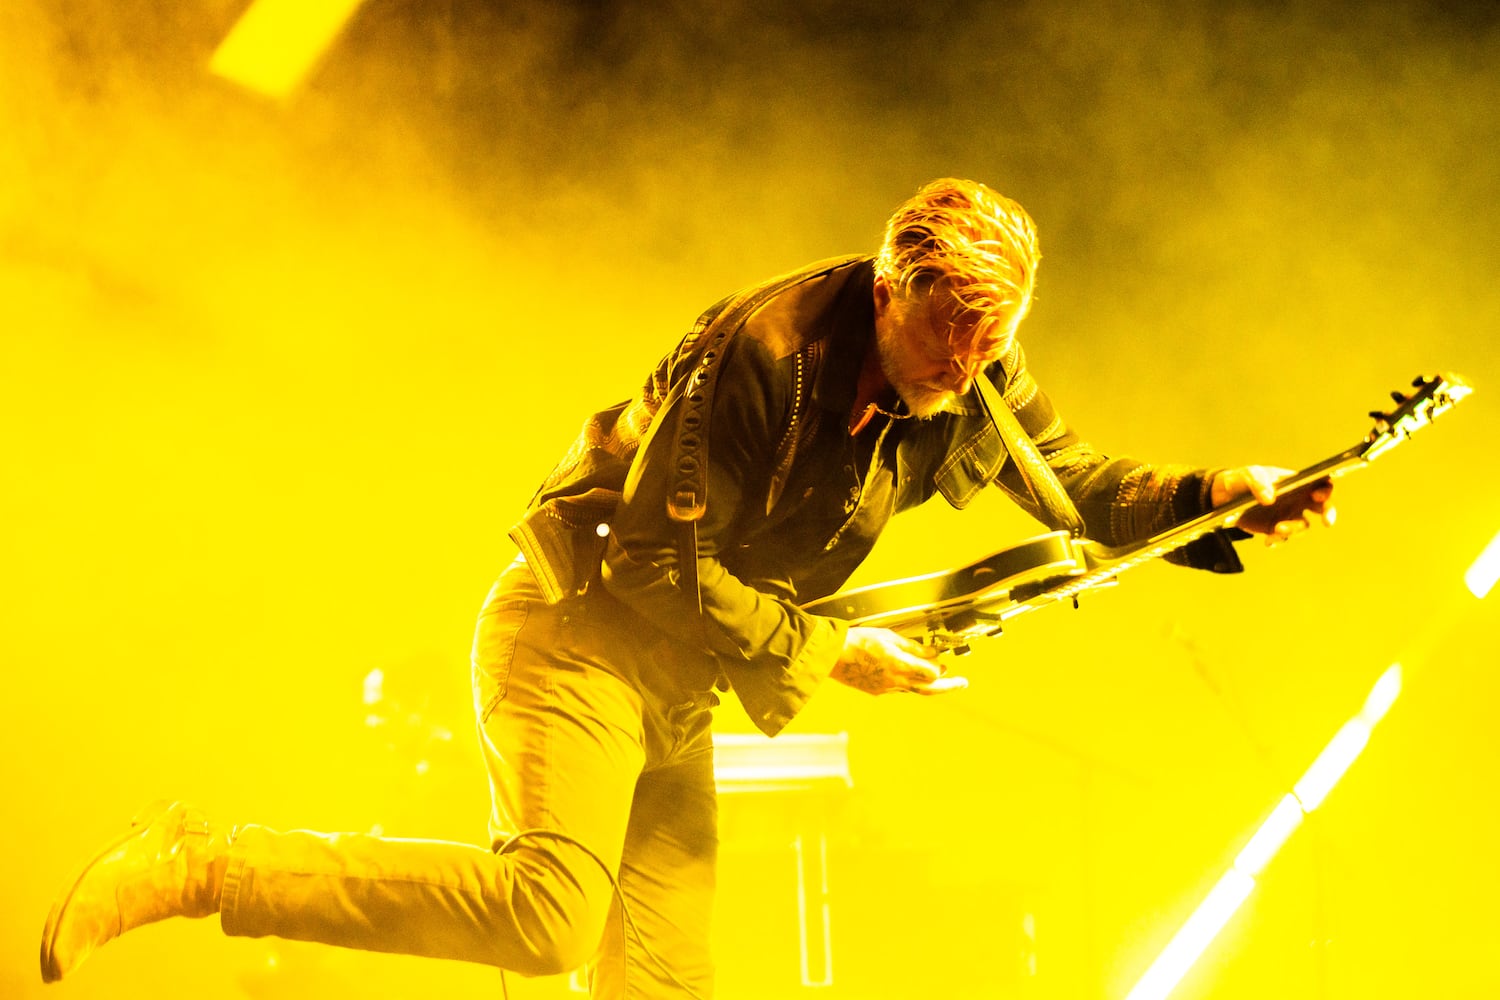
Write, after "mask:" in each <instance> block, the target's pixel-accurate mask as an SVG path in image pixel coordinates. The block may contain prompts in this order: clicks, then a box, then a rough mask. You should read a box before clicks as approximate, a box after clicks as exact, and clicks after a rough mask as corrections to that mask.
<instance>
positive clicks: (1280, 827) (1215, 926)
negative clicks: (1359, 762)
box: [1125, 663, 1401, 1000]
mask: <svg viewBox="0 0 1500 1000" xmlns="http://www.w3.org/2000/svg"><path fill="white" fill-rule="evenodd" d="M1400 693H1401V664H1399V663H1393V664H1391V666H1390V667H1389V668H1388V669H1387V670H1386V671H1385V672H1384V673H1383V674H1381V675H1380V677H1379V679H1378V680H1376V682H1375V684H1374V686H1372V687H1371V688H1370V693H1369V694H1368V695H1366V696H1365V701H1364V704H1363V705H1362V706H1361V707H1360V710H1359V713H1358V714H1357V715H1355V716H1354V718H1352V719H1350V720H1349V721H1348V722H1346V723H1344V725H1343V726H1341V727H1339V731H1338V732H1337V733H1335V734H1334V736H1333V739H1331V740H1329V741H1328V745H1327V746H1325V747H1324V748H1323V752H1322V753H1320V754H1318V756H1317V758H1316V759H1315V760H1314V761H1313V762H1312V765H1311V766H1309V767H1308V769H1307V771H1306V772H1304V773H1303V775H1302V777H1301V778H1300V779H1299V780H1298V781H1297V783H1296V785H1294V786H1293V787H1292V791H1290V792H1288V793H1287V794H1286V795H1285V796H1283V797H1282V800H1281V802H1279V803H1278V804H1277V806H1276V808H1275V809H1273V810H1271V814H1270V815H1269V816H1267V817H1266V819H1265V821H1264V822H1262V823H1261V825H1260V826H1259V827H1257V828H1256V831H1255V833H1254V834H1252V835H1251V837H1250V840H1249V841H1248V842H1247V843H1246V844H1245V846H1244V847H1243V848H1241V850H1240V853H1239V854H1238V855H1236V856H1235V859H1234V863H1233V864H1232V865H1231V866H1230V868H1229V870H1228V871H1227V872H1225V873H1224V876H1223V877H1222V878H1220V879H1219V881H1218V883H1217V884H1216V885H1215V886H1214V887H1213V889H1211V890H1210V891H1209V893H1208V895H1207V896H1206V897H1204V899H1203V902H1202V903H1200V904H1198V908H1197V909H1196V910H1194V911H1193V914H1192V916H1190V917H1188V919H1187V920H1186V921H1185V922H1184V923H1183V925H1182V927H1181V928H1180V929H1179V930H1178V931H1177V933H1176V934H1174V935H1173V936H1172V940H1171V941H1169V942H1167V946H1166V947H1165V948H1163V949H1162V952H1161V954H1160V955H1158V956H1157V957H1156V960H1155V961H1154V962H1152V963H1151V966H1150V968H1148V969H1147V970H1146V972H1145V974H1144V975H1143V976H1141V978H1140V979H1139V980H1138V981H1137V982H1136V984H1135V986H1134V987H1132V988H1131V990H1130V992H1129V993H1128V994H1127V995H1126V997H1125V1000H1163V998H1165V997H1166V996H1167V995H1168V994H1170V993H1171V992H1172V991H1173V990H1174V989H1176V988H1177V984H1178V983H1179V982H1181V981H1182V977H1183V976H1185V975H1187V971H1188V969H1190V968H1191V967H1192V965H1193V963H1194V962H1196V961H1197V960H1198V958H1199V956H1200V955H1202V954H1203V952H1204V950H1205V949H1207V948H1208V946H1209V945H1210V944H1211V943H1212V942H1213V940H1214V938H1215V937H1217V936H1218V934H1219V931H1221V930H1223V929H1224V925H1225V924H1227V923H1228V922H1229V918H1230V917H1232V916H1234V914H1235V911H1237V910H1238V909H1239V908H1240V904H1242V903H1243V902H1244V901H1245V900H1246V899H1247V898H1248V897H1249V895H1250V893H1251V891H1252V890H1253V889H1254V888H1255V877H1256V876H1257V875H1259V874H1260V873H1261V871H1263V870H1264V869H1265V867H1266V865H1268V864H1270V862H1271V859H1272V858H1273V857H1275V856H1276V852H1277V851H1279V850H1280V849H1281V845H1282V844H1284V843H1286V842H1287V840H1289V839H1290V838H1291V836H1292V834H1293V833H1296V832H1297V829H1298V828H1299V827H1300V826H1301V825H1302V818H1303V817H1304V816H1306V815H1307V814H1308V813H1310V812H1312V811H1313V810H1314V809H1316V808H1317V807H1318V806H1319V805H1321V804H1322V803H1323V800H1324V799H1325V798H1327V797H1328V793H1329V792H1330V791H1332V790H1333V786H1334V785H1336V784H1338V782H1339V779H1340V778H1342V777H1343V776H1344V774H1345V772H1347V771H1348V770H1349V766H1350V765H1351V764H1353V763H1354V761H1355V759H1356V758H1357V757H1358V756H1359V755H1360V752H1361V751H1363V750H1364V748H1365V746H1366V744H1368V743H1369V742H1370V735H1371V733H1372V731H1373V730H1374V728H1375V724H1376V723H1378V722H1379V721H1380V720H1381V719H1383V718H1385V714H1386V712H1387V711H1389V710H1390V707H1391V704H1392V703H1393V702H1395V700H1396V698H1397V696H1398V695H1400Z"/></svg>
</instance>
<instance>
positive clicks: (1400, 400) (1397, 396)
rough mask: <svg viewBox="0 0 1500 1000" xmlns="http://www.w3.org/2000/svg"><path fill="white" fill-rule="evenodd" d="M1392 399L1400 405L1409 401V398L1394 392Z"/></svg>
mask: <svg viewBox="0 0 1500 1000" xmlns="http://www.w3.org/2000/svg"><path fill="white" fill-rule="evenodd" d="M1391 398H1392V399H1394V400H1395V401H1396V403H1397V404H1398V405H1399V404H1401V403H1404V402H1406V400H1407V398H1408V397H1406V396H1404V395H1402V394H1401V393H1399V392H1392V393H1391Z"/></svg>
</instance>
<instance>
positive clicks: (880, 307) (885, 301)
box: [875, 274, 891, 316]
mask: <svg viewBox="0 0 1500 1000" xmlns="http://www.w3.org/2000/svg"><path fill="white" fill-rule="evenodd" d="M890 307H891V286H890V284H889V283H887V282H886V280H885V278H884V277H882V276H881V275H878V274H877V275H876V276H875V315H876V316H883V315H885V311H886V310H887V309H889V308H890Z"/></svg>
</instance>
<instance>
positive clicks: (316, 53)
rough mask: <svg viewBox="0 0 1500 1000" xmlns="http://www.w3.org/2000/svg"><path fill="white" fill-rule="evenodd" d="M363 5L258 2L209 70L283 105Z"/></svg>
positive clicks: (341, 0)
mask: <svg viewBox="0 0 1500 1000" xmlns="http://www.w3.org/2000/svg"><path fill="white" fill-rule="evenodd" d="M363 2H364V0H255V2H254V3H252V4H251V5H250V7H249V9H247V10H246V11H245V13H244V14H243V15H242V16H241V17H240V19H239V21H238V22H236V23H235V26H234V27H233V28H232V29H231V30H230V32H229V34H228V35H227V36H226V37H225V39H224V41H223V42H221V43H219V48H218V49H217V50H216V51H215V52H214V54H213V58H212V59H211V60H210V61H209V64H208V66H209V69H210V70H211V71H212V72H214V73H216V74H217V75H219V76H222V77H224V78H225V79H226V80H233V81H234V82H236V83H239V84H241V85H243V86H245V87H248V88H250V89H251V90H254V91H257V92H259V93H262V94H265V95H267V96H268V97H273V98H276V99H277V100H284V99H285V98H286V97H287V96H289V95H290V94H291V93H292V91H293V90H295V89H296V88H297V85H298V84H299V83H301V82H302V80H303V78H304V77H306V76H307V74H308V72H309V71H310V70H311V69H312V67H313V64H314V63H316V62H317V61H318V59H319V58H320V57H322V55H323V53H324V52H325V51H327V49H328V46H329V45H331V44H332V43H333V40H334V38H335V37H337V35H338V33H339V32H340V31H342V30H343V28H344V25H345V24H347V23H348V21H349V19H350V18H351V17H353V16H354V12H355V11H356V10H357V9H358V8H359V5H360V4H361V3H363Z"/></svg>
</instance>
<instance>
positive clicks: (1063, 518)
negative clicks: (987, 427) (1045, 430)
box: [974, 374, 1083, 538]
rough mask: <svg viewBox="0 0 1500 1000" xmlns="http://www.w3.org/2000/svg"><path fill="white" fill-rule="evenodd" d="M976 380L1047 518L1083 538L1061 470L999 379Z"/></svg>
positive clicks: (1076, 511)
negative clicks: (1008, 400) (1044, 454)
mask: <svg viewBox="0 0 1500 1000" xmlns="http://www.w3.org/2000/svg"><path fill="white" fill-rule="evenodd" d="M974 384H975V385H977V386H978V387H979V398H980V399H981V400H982V401H983V402H984V408H985V411H986V412H988V413H989V415H990V421H991V422H992V423H993V424H994V425H995V430H997V431H998V432H999V433H1000V440H1001V441H1002V442H1004V443H1005V450H1006V451H1008V452H1009V453H1010V457H1011V458H1012V459H1013V460H1014V461H1015V463H1016V470H1017V471H1018V472H1020V473H1021V479H1022V481H1023V482H1025V483H1026V488H1027V489H1028V490H1030V491H1031V496H1032V499H1034V500H1035V501H1036V502H1037V506H1038V507H1040V508H1041V509H1042V512H1043V514H1045V515H1046V519H1047V521H1048V522H1049V523H1050V524H1051V525H1052V527H1053V528H1067V529H1068V530H1069V531H1070V532H1072V533H1073V536H1074V537H1075V538H1082V537H1083V518H1082V517H1081V516H1079V514H1078V508H1077V507H1075V506H1073V500H1072V498H1071V497H1069V496H1068V493H1067V491H1066V490H1064V489H1063V486H1062V483H1060V482H1058V479H1057V474H1056V473H1055V472H1053V471H1052V468H1051V466H1049V465H1048V464H1047V460H1046V459H1045V458H1043V457H1042V453H1041V452H1040V451H1039V450H1038V449H1037V446H1036V442H1034V441H1032V440H1031V435H1030V434H1027V433H1026V428H1024V427H1022V426H1021V421H1019V420H1017V419H1016V415H1015V414H1014V413H1012V412H1011V411H1010V407H1009V406H1007V405H1005V400H1004V398H1002V397H1001V395H1000V390H998V389H996V388H995V383H993V382H991V381H990V377H989V375H987V374H981V375H980V376H979V377H978V378H976V379H975V380H974Z"/></svg>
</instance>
